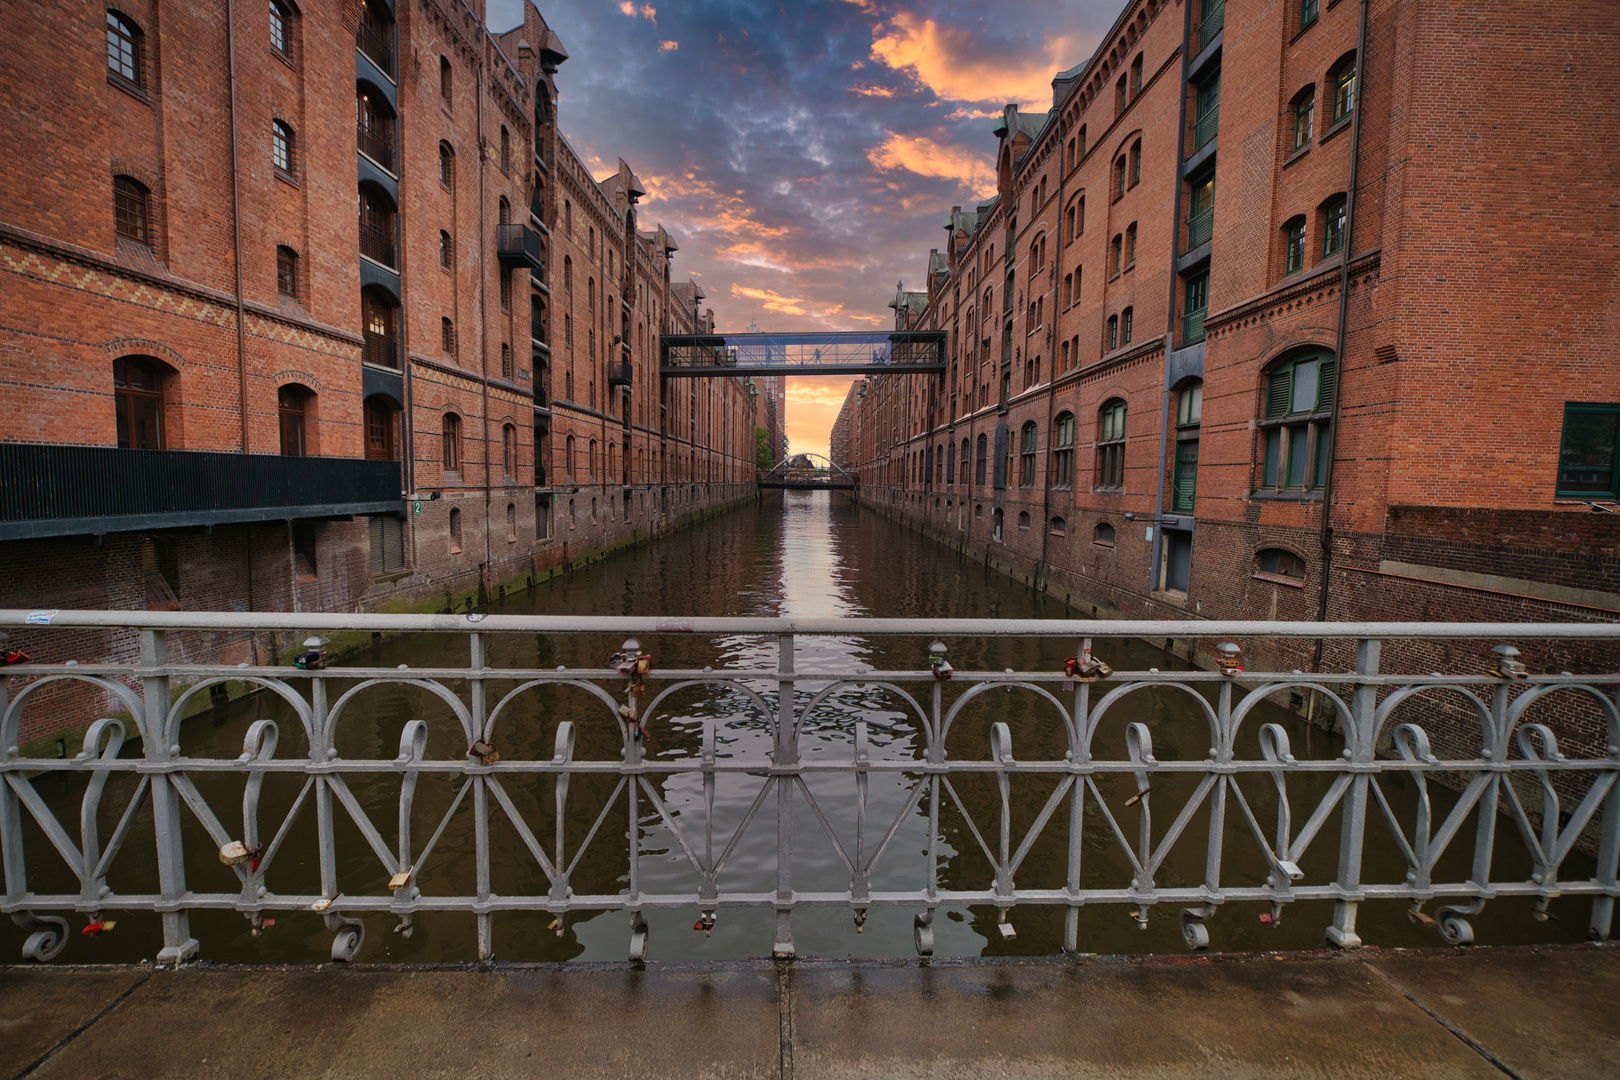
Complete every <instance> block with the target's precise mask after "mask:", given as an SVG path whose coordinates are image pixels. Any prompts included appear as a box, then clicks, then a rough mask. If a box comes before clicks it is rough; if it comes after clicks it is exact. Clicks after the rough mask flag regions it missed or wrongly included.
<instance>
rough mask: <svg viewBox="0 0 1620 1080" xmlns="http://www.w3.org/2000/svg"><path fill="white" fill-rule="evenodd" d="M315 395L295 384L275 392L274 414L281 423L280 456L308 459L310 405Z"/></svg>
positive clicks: (306, 388) (304, 387) (305, 387)
mask: <svg viewBox="0 0 1620 1080" xmlns="http://www.w3.org/2000/svg"><path fill="white" fill-rule="evenodd" d="M314 398H315V395H314V393H313V392H311V391H310V389H309V388H308V387H307V386H299V385H298V384H296V383H293V384H289V385H287V386H283V387H282V388H281V389H279V390H278V391H276V414H277V417H278V418H279V419H280V421H281V456H282V457H308V456H309V453H310V448H309V435H310V431H309V423H310V420H311V419H313V418H312V417H311V416H310V413H311V411H312V410H311V408H310V405H311V404H312V402H313V401H314Z"/></svg>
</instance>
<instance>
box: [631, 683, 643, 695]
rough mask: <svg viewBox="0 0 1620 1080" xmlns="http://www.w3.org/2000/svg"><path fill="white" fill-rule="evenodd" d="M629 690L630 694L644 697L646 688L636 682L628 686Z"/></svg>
mask: <svg viewBox="0 0 1620 1080" xmlns="http://www.w3.org/2000/svg"><path fill="white" fill-rule="evenodd" d="M630 692H631V693H632V694H634V695H636V697H646V696H647V688H646V687H645V686H643V685H642V684H641V683H636V685H634V686H632V687H631V688H630Z"/></svg>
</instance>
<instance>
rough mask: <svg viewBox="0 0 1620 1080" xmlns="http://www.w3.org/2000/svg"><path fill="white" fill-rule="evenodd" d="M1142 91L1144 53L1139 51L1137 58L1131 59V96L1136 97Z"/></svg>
mask: <svg viewBox="0 0 1620 1080" xmlns="http://www.w3.org/2000/svg"><path fill="white" fill-rule="evenodd" d="M1141 93H1142V54H1141V53H1137V54H1136V59H1135V60H1132V61H1131V97H1132V99H1135V98H1136V97H1137V96H1138V95H1140V94H1141Z"/></svg>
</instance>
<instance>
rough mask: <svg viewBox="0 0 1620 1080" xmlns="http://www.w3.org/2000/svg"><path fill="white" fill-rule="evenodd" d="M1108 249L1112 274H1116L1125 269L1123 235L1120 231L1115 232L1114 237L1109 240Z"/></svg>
mask: <svg viewBox="0 0 1620 1080" xmlns="http://www.w3.org/2000/svg"><path fill="white" fill-rule="evenodd" d="M1108 250H1109V253H1110V255H1111V256H1112V261H1113V264H1114V274H1115V275H1116V276H1117V275H1118V274H1119V273H1120V271H1122V270H1124V269H1125V237H1124V236H1123V235H1122V234H1120V233H1115V234H1114V239H1113V240H1112V241H1110V242H1109V245H1108Z"/></svg>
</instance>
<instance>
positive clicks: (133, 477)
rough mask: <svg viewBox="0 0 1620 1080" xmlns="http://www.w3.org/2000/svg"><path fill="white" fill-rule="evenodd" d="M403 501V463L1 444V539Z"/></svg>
mask: <svg viewBox="0 0 1620 1080" xmlns="http://www.w3.org/2000/svg"><path fill="white" fill-rule="evenodd" d="M399 508H400V471H399V463H398V462H397V461H367V460H365V459H361V458H320V457H282V456H280V455H272V454H231V453H222V452H211V451H200V450H120V449H117V448H110V447H101V446H39V445H32V444H23V443H0V540H19V539H25V538H29V537H42V536H79V535H87V534H103V533H109V532H132V531H137V530H142V529H161V528H180V527H184V526H191V525H216V524H226V523H230V522H240V521H273V520H279V519H285V518H294V517H320V516H331V515H337V514H366V513H382V512H385V511H394V512H397V511H398V510H399ZM8 745H9V744H8Z"/></svg>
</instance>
